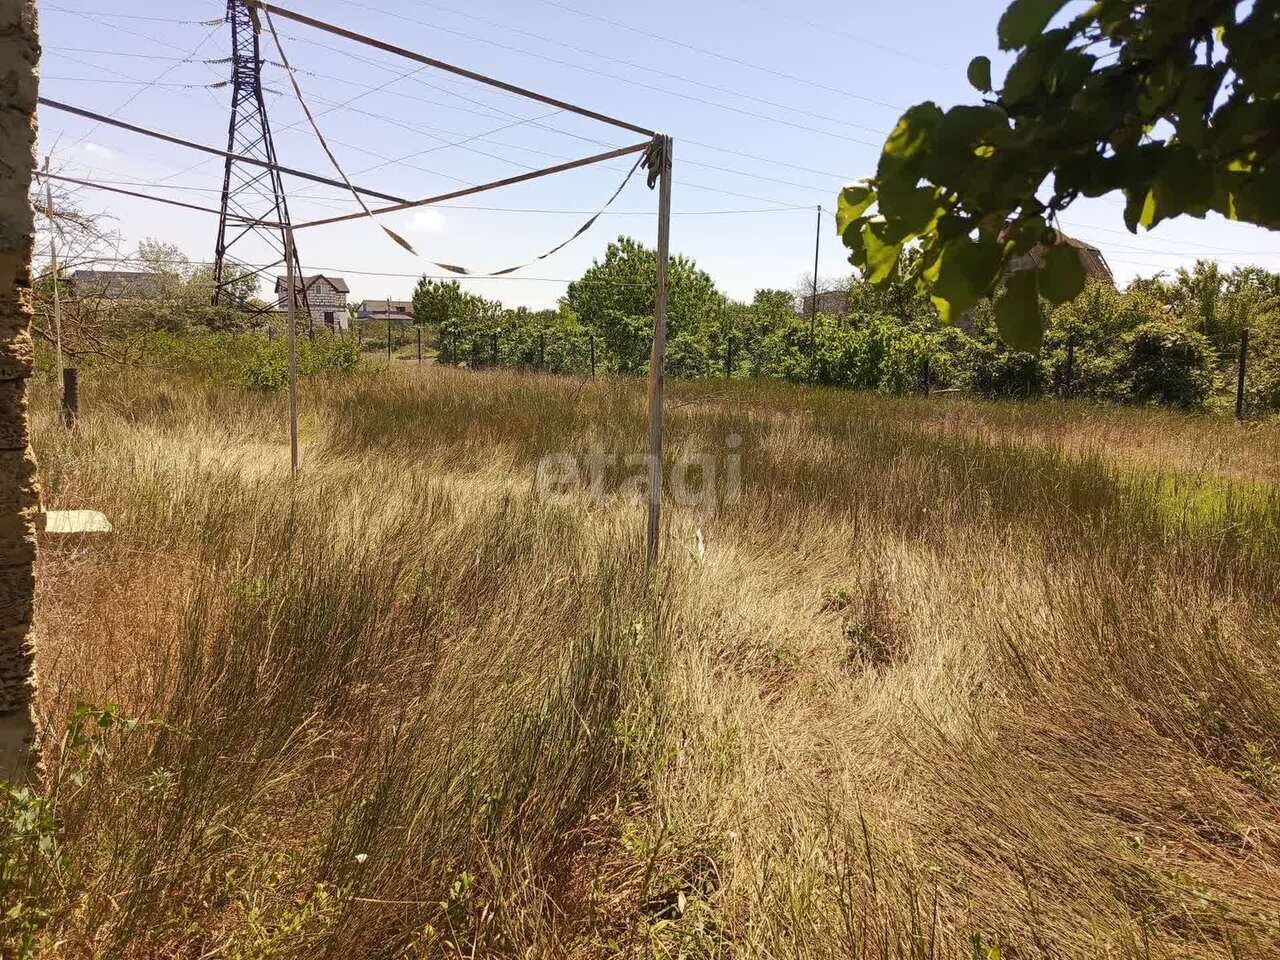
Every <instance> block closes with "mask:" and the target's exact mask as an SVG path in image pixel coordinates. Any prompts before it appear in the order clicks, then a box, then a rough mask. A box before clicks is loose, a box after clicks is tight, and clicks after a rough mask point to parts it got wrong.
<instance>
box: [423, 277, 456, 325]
mask: <svg viewBox="0 0 1280 960" xmlns="http://www.w3.org/2000/svg"><path fill="white" fill-rule="evenodd" d="M465 297H466V294H464V293H463V292H462V288H461V287H460V286H459V285H458V281H456V280H429V279H427V278H426V277H423V278H422V279H421V280H419V281H418V285H417V286H416V287H415V288H414V290H413V322H414V323H416V324H418V325H420V326H423V327H427V328H429V329H433V330H436V331H439V330H441V329H442V328H443V327H444V326H445V325H446V324H447V323H448V322H449V320H450V319H451V318H452V317H453V316H454V315H455V314H458V313H460V312H461V307H462V303H463V300H464V298H465Z"/></svg>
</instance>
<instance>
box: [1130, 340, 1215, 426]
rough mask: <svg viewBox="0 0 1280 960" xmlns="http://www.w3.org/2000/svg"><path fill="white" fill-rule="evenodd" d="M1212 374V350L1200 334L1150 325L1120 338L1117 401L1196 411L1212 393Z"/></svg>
mask: <svg viewBox="0 0 1280 960" xmlns="http://www.w3.org/2000/svg"><path fill="white" fill-rule="evenodd" d="M1213 368H1214V356H1213V348H1212V346H1211V345H1210V343H1209V340H1208V338H1206V337H1205V336H1204V335H1203V334H1200V333H1196V332H1195V331H1193V330H1188V329H1186V328H1185V327H1180V326H1178V325H1176V324H1174V323H1172V322H1169V321H1164V320H1158V321H1150V322H1148V323H1144V324H1142V325H1141V326H1139V327H1137V328H1136V329H1135V330H1133V331H1131V332H1130V333H1128V334H1126V335H1125V336H1124V337H1123V338H1122V341H1121V345H1120V359H1119V362H1118V363H1117V365H1116V371H1115V381H1114V386H1115V389H1116V399H1118V400H1124V401H1127V402H1130V403H1165V404H1170V405H1173V406H1178V407H1183V408H1193V407H1201V406H1203V405H1204V403H1205V401H1207V400H1208V399H1209V396H1210V394H1212V392H1213V388H1214V381H1215V378H1214V372H1213Z"/></svg>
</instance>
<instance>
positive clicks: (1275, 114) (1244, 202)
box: [837, 0, 1280, 350]
mask: <svg viewBox="0 0 1280 960" xmlns="http://www.w3.org/2000/svg"><path fill="white" fill-rule="evenodd" d="M1075 5H1076V4H1075V3H1074V2H1072V0H1013V2H1012V3H1010V4H1009V6H1008V8H1007V10H1006V11H1005V13H1004V15H1003V16H1002V17H1001V19H1000V22H999V26H998V29H997V34H998V40H999V45H1000V48H1001V49H1002V50H1007V51H1013V52H1015V54H1016V59H1015V60H1014V62H1013V64H1012V66H1011V67H1010V68H1009V70H1008V72H1007V73H1006V74H1005V77H1004V82H1003V85H1002V86H1001V87H1000V88H999V89H997V88H996V87H995V86H994V83H993V79H992V67H991V61H990V60H989V59H988V58H987V57H982V56H980V57H977V58H975V59H974V60H973V61H972V62H971V63H970V65H969V70H968V78H969V81H970V83H972V85H973V86H974V87H976V88H977V89H978V91H979V92H981V93H984V94H987V97H986V98H985V99H984V101H983V102H982V103H981V104H976V105H962V106H956V107H952V108H951V109H949V110H945V111H944V110H942V109H941V108H940V107H938V106H937V105H936V104H934V103H931V102H927V103H922V104H917V105H916V106H913V107H911V108H910V109H909V110H907V111H906V113H904V114H903V116H902V118H901V119H900V120H899V121H898V123H897V125H896V127H895V128H894V129H893V131H892V133H891V134H890V136H889V138H888V140H887V141H886V143H885V145H884V148H883V150H882V152H881V156H880V160H879V164H878V166H877V169H876V174H875V176H874V177H873V178H871V179H869V180H866V181H864V182H862V183H858V184H854V185H852V186H849V187H846V188H845V189H844V190H843V191H842V192H841V194H840V198H839V207H838V217H837V221H838V222H837V227H838V229H839V231H840V234H841V237H842V239H843V240H844V243H845V244H846V245H847V246H848V247H849V249H850V251H851V255H850V261H851V262H852V263H853V265H854V266H855V267H857V268H858V269H859V270H861V271H862V273H863V275H864V276H865V277H866V278H867V279H869V280H871V281H872V282H873V283H877V284H878V283H884V282H886V281H889V280H890V279H891V278H893V277H894V276H895V273H896V271H897V269H898V266H899V262H900V260H901V259H902V258H903V255H904V251H907V250H910V249H913V248H918V250H919V253H920V255H919V257H918V259H917V260H916V261H915V263H914V265H913V269H912V274H913V279H914V280H915V282H916V283H917V284H918V285H919V287H920V288H921V290H922V291H927V293H928V294H929V296H930V297H932V299H933V302H934V303H935V304H936V305H937V307H938V311H939V313H940V314H941V316H942V319H943V321H944V322H946V323H950V322H952V321H954V320H955V319H956V318H957V317H959V316H960V315H961V314H962V313H964V312H965V311H967V310H969V309H970V308H972V307H973V306H974V305H975V304H977V303H978V302H979V301H980V300H982V299H985V298H987V297H990V296H992V295H993V294H995V293H996V292H997V288H998V287H1000V286H1001V285H1003V290H1002V291H1001V292H1000V295H999V298H998V300H997V302H996V305H995V317H996V321H997V323H998V324H999V328H1000V332H1001V335H1002V336H1003V337H1004V339H1005V340H1006V342H1008V343H1009V344H1010V345H1011V346H1015V347H1019V348H1022V349H1028V350H1035V349H1038V348H1039V346H1040V343H1041V338H1042V328H1041V320H1040V310H1039V309H1038V303H1039V299H1040V298H1041V297H1043V298H1045V299H1047V300H1049V301H1050V302H1051V303H1054V304H1060V303H1064V302H1066V301H1068V300H1071V299H1072V298H1074V297H1075V296H1076V295H1077V294H1079V293H1080V292H1081V291H1082V290H1083V289H1084V286H1085V274H1084V270H1083V266H1082V264H1081V263H1080V259H1079V257H1078V255H1077V254H1076V252H1075V251H1074V250H1073V249H1072V248H1071V247H1069V246H1067V245H1066V244H1063V243H1061V242H1060V236H1059V233H1058V230H1057V217H1058V214H1059V213H1060V212H1061V211H1062V210H1064V209H1066V208H1067V207H1068V206H1069V205H1070V204H1071V203H1072V202H1073V201H1075V200H1076V199H1077V198H1079V197H1082V196H1084V197H1099V196H1102V195H1104V194H1107V193H1111V192H1115V191H1122V192H1123V194H1124V196H1125V212H1124V220H1125V224H1126V226H1127V227H1128V228H1129V229H1130V230H1131V231H1132V232H1135V233H1136V232H1137V231H1138V229H1139V228H1145V229H1151V228H1153V227H1155V226H1156V225H1157V224H1158V223H1160V222H1161V221H1163V220H1167V219H1169V218H1172V217H1177V216H1182V215H1189V216H1195V217H1204V216H1205V215H1206V214H1207V213H1208V212H1209V211H1211V210H1212V211H1216V212H1218V213H1220V214H1221V215H1222V216H1224V217H1227V218H1228V219H1231V220H1239V221H1245V222H1248V223H1254V224H1257V225H1259V226H1263V227H1266V228H1268V229H1275V228H1277V226H1280V59H1278V58H1277V57H1276V56H1275V51H1276V50H1277V49H1280V2H1277V0H1254V2H1253V3H1251V4H1250V3H1240V2H1238V0H1162V2H1160V3H1146V2H1137V0H1096V2H1092V3H1089V4H1088V5H1087V7H1086V8H1085V9H1084V10H1083V11H1082V12H1079V13H1075V14H1074V15H1069V14H1070V11H1069V9H1068V8H1070V7H1073V6H1075ZM1055 23H1058V24H1061V25H1059V26H1053V27H1052V28H1051V24H1055ZM1036 247H1042V248H1044V249H1045V250H1046V254H1045V255H1044V256H1042V257H1037V258H1034V259H1033V260H1032V261H1031V264H1030V265H1029V266H1028V267H1026V268H1024V269H1020V270H1017V271H1011V270H1010V265H1011V261H1013V260H1014V259H1015V258H1018V257H1021V256H1023V255H1025V254H1027V253H1028V252H1030V251H1031V250H1032V249H1033V248H1036ZM1019 262H1023V263H1025V261H1019ZM1002 281H1003V284H1002Z"/></svg>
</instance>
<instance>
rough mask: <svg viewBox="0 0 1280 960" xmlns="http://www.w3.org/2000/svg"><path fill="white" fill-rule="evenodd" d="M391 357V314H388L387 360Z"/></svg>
mask: <svg viewBox="0 0 1280 960" xmlns="http://www.w3.org/2000/svg"><path fill="white" fill-rule="evenodd" d="M390 359H391V314H390V313H388V314H387V360H390Z"/></svg>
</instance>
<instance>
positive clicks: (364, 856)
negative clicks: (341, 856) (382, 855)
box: [356, 853, 369, 863]
mask: <svg viewBox="0 0 1280 960" xmlns="http://www.w3.org/2000/svg"><path fill="white" fill-rule="evenodd" d="M368 859H369V855H368V854H367V853H357V854H356V863H364V862H365V861H366V860H368Z"/></svg>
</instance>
